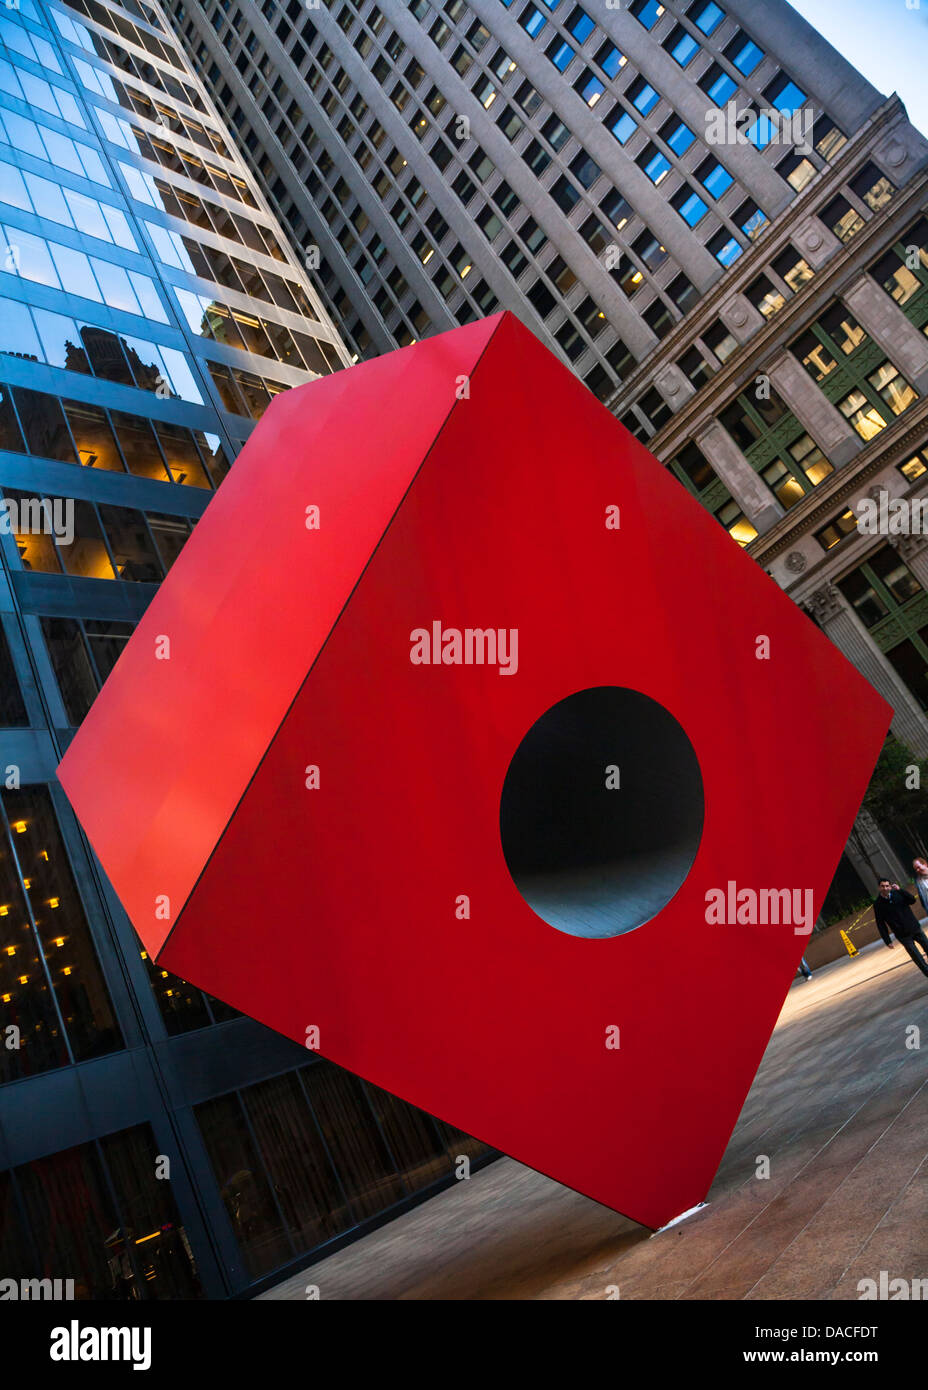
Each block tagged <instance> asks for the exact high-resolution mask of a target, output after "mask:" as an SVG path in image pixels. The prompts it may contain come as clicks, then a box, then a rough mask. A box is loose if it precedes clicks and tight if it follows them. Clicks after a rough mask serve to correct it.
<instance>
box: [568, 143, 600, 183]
mask: <svg viewBox="0 0 928 1390" xmlns="http://www.w3.org/2000/svg"><path fill="white" fill-rule="evenodd" d="M569 167H570V172H571V173H572V174H573V176H574V178H575V179H576V180H577V182H578V183H579V184H580V185H581V187H582V188H592V186H593V184H594V183H595V182H596V180H597V179H598V178H599V176H600V174H601V173H602V169H600V167H599V165H598V164H597V163H596V161H595V160H593V159H591V158H590V156H589V155H588V154H587V153H586V151H585V150H581V151H580V153H579V154H578V155H575V156H574V158H573V159H572V160H571V161H570V166H569Z"/></svg>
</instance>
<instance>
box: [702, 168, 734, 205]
mask: <svg viewBox="0 0 928 1390" xmlns="http://www.w3.org/2000/svg"><path fill="white" fill-rule="evenodd" d="M696 177H697V178H698V179H699V182H700V183H701V184H702V186H703V188H704V189H705V190H706V192H707V193H709V194H710V195H711V196H712V197H713V198H715V199H716V200H718V199H719V198H721V197H722V195H723V194H724V193H727V192H728V190H729V188H731V186H732V184H733V183H734V179H733V178H732V176H731V174H730V173H729V172H728V170H727V169H726V168H725V167H724V165H722V164H720V163H719V161H718V160H717V159H706V160H703V162H702V164H700V166H699V168H698V169H697V170H696Z"/></svg>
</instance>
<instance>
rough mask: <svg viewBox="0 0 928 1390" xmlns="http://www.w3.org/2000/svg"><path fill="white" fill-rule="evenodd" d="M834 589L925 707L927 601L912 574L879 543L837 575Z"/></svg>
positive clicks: (927, 689)
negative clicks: (853, 566) (855, 565)
mask: <svg viewBox="0 0 928 1390" xmlns="http://www.w3.org/2000/svg"><path fill="white" fill-rule="evenodd" d="M838 588H839V589H840V590H841V592H842V594H843V595H844V597H845V598H846V599H847V601H848V603H849V604H850V605H851V607H852V608H853V609H854V612H855V613H856V614H857V617H858V618H859V619H860V621H861V622H862V623H863V625H864V627H866V628H867V629H868V630H869V632H870V636H871V638H872V640H873V641H874V642H875V643H876V645H877V647H879V649H880V650H881V651H882V652H883V653H884V655H885V656H886V658H887V660H888V661H889V662H890V663H891V665H892V666H893V667H894V668H895V670H896V673H897V675H898V676H899V677H900V679H901V680H902V681H903V683H904V684H905V685H907V686H908V688H909V690H911V692H912V694H913V695H914V696H915V697H916V699H917V700H918V702H919V704H920V705H921V706H922V708H923V709H928V612H926V603H928V600H926V597H925V594H924V591H923V590H922V588H921V585H920V584H919V583H918V580H917V579H916V578H915V575H914V574H913V573H912V571H911V570H910V569H909V568H908V566H907V565H906V564H905V563H904V562H903V561H902V560H901V559H900V558H899V556H898V555H897V553H896V551H895V550H894V549H893V548H892V546H889V545H884V546H882V547H881V548H880V549H879V550H877V551H876V552H875V553H874V554H873V555H870V556H869V557H868V558H867V560H866V561H865V562H864V564H862V565H860V566H859V567H858V568H857V569H856V570H853V571H852V572H851V573H850V574H849V575H847V577H846V578H844V579H839V580H838Z"/></svg>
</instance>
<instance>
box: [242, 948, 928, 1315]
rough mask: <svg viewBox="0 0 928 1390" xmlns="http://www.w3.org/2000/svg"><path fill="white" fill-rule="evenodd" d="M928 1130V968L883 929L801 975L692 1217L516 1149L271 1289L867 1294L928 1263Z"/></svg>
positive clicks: (328, 1293) (295, 1295) (285, 1292)
mask: <svg viewBox="0 0 928 1390" xmlns="http://www.w3.org/2000/svg"><path fill="white" fill-rule="evenodd" d="M913 1024H914V1025H917V1026H918V1027H920V1029H921V1034H922V1046H921V1048H920V1049H919V1050H915V1049H911V1048H907V1047H906V1045H905V1044H906V1038H907V1032H906V1030H907V1028H909V1027H910V1026H911V1025H913ZM926 1134H928V979H926V977H925V976H924V975H923V974H922V973H921V972H920V971H918V970H916V968H915V966H914V965H913V964H912V962H911V960H910V959H909V957H908V955H907V954H906V952H905V951H904V950H903V948H902V947H901V946H897V947H896V948H895V950H893V951H887V950H886V949H885V948H884V947H883V946H882V944H878V945H872V946H868V947H866V948H865V949H864V950H863V951H861V953H860V955H858V956H856V957H855V958H854V959H850V958H845V959H843V960H838V961H835V962H834V963H833V964H830V965H828V966H826V967H824V968H823V969H821V970H818V971H816V972H815V974H814V976H813V978H812V980H811V981H808V982H806V981H803V980H801V979H799V980H797V981H796V982H795V983H794V985H793V986H792V988H791V989H790V992H789V995H788V996H787V999H786V1002H785V1004H784V1007H783V1011H782V1013H781V1015H780V1018H779V1021H778V1023H777V1027H776V1030H775V1032H774V1035H773V1037H772V1038H771V1041H770V1045H769V1047H768V1048H767V1052H766V1054H765V1056H764V1060H763V1062H762V1064H761V1067H760V1070H759V1072H758V1075H757V1077H756V1079H755V1082H754V1086H753V1087H752V1089H751V1092H750V1094H749V1096H748V1098H747V1101H746V1102H745V1106H744V1110H743V1111H742V1114H741V1117H740V1120H739V1122H738V1125H737V1127H736V1129H735V1132H734V1134H733V1136H732V1139H731V1142H730V1144H729V1147H728V1151H727V1152H726V1155H725V1158H724V1160H723V1162H722V1166H721V1168H720V1170H719V1173H718V1175H717V1177H716V1180H715V1183H714V1185H713V1188H712V1191H711V1193H710V1196H709V1205H708V1206H707V1207H706V1208H704V1209H703V1210H702V1211H700V1212H698V1213H697V1214H696V1215H695V1216H693V1217H690V1218H689V1219H688V1220H686V1221H685V1222H683V1223H681V1225H679V1226H675V1227H672V1228H671V1229H670V1230H667V1231H665V1232H663V1233H662V1234H660V1235H657V1236H654V1237H651V1236H649V1233H648V1232H647V1231H645V1230H643V1229H642V1227H640V1226H638V1225H636V1224H634V1223H633V1222H631V1221H628V1220H626V1219H625V1218H624V1217H621V1216H617V1215H616V1214H615V1213H614V1212H610V1211H609V1210H608V1209H607V1208H605V1207H602V1206H599V1205H598V1204H597V1203H596V1202H593V1201H591V1200H590V1199H589V1198H586V1197H582V1196H580V1195H579V1194H577V1193H575V1192H571V1191H569V1190H568V1189H566V1188H563V1187H561V1186H559V1184H557V1183H555V1182H553V1181H552V1180H551V1179H549V1178H545V1177H541V1176H540V1175H539V1174H537V1173H535V1172H533V1171H532V1170H531V1169H528V1168H524V1167H522V1166H521V1165H520V1164H517V1163H515V1162H513V1161H512V1160H511V1159H501V1160H499V1161H498V1162H496V1163H494V1164H491V1165H490V1167H489V1168H486V1169H484V1170H483V1171H481V1172H479V1173H477V1174H475V1176H474V1177H472V1178H471V1179H470V1180H469V1181H468V1182H462V1183H460V1184H459V1185H458V1186H456V1187H455V1188H453V1189H451V1190H449V1191H447V1192H444V1193H442V1194H440V1195H439V1196H438V1197H435V1198H433V1199H432V1200H431V1201H429V1202H426V1203H424V1204H423V1205H422V1206H420V1207H418V1208H416V1209H415V1210H414V1211H411V1212H409V1213H407V1214H406V1215H404V1216H402V1217H400V1218H399V1219H398V1220H396V1221H394V1222H392V1223H390V1224H389V1225H388V1226H385V1227H383V1228H382V1229H381V1230H379V1231H376V1232H374V1233H373V1234H372V1235H370V1236H367V1237H366V1238H365V1239H363V1240H361V1241H358V1242H356V1243H355V1244H354V1245H352V1246H349V1247H348V1248H347V1249H345V1250H342V1251H340V1252H339V1253H337V1254H335V1255H332V1256H330V1257H329V1258H328V1259H325V1260H322V1261H320V1262H319V1263H318V1264H315V1265H312V1266H311V1267H310V1268H309V1269H307V1270H305V1271H303V1272H302V1273H301V1274H299V1275H296V1276H294V1277H292V1278H290V1279H288V1280H286V1281H285V1282H284V1283H282V1284H280V1285H278V1286H277V1287H276V1288H274V1289H272V1290H270V1291H269V1292H268V1293H265V1294H263V1295H261V1297H262V1299H271V1300H273V1299H295V1300H296V1299H298V1300H300V1301H303V1300H305V1298H306V1285H307V1284H315V1285H318V1287H319V1291H320V1297H321V1298H343V1299H523V1298H530V1299H536V1298H537V1299H602V1298H606V1297H610V1296H611V1297H615V1294H614V1292H612V1293H611V1294H610V1293H608V1292H607V1289H608V1288H609V1286H615V1285H618V1287H619V1291H620V1294H619V1296H620V1297H621V1298H623V1299H674V1298H686V1299H716V1298H722V1299H742V1298H748V1299H789V1298H806V1299H827V1298H835V1299H856V1298H857V1296H858V1293H857V1281H858V1280H859V1279H862V1278H864V1277H870V1278H879V1274H880V1271H881V1270H887V1271H888V1272H889V1275H890V1277H891V1278H892V1277H896V1276H900V1275H901V1276H904V1277H906V1278H910V1279H911V1278H921V1277H925V1276H928V1230H926V1226H928V1223H926V1219H925V1213H926V1211H928V1163H926V1162H925V1156H926V1137H925V1136H926ZM761 1154H766V1155H768V1156H769V1158H770V1177H769V1178H767V1179H758V1178H757V1177H755V1159H756V1158H757V1156H758V1155H761Z"/></svg>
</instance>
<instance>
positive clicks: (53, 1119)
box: [0, 0, 487, 1299]
mask: <svg viewBox="0 0 928 1390" xmlns="http://www.w3.org/2000/svg"><path fill="white" fill-rule="evenodd" d="M0 268H2V277H0V488H2V493H3V497H4V499H5V500H4V505H3V509H2V516H0V557H2V569H0V747H2V757H0V767H2V770H3V773H2V787H0V1032H2V1040H3V1046H2V1048H0V1247H2V1253H3V1260H2V1266H3V1271H2V1272H3V1275H4V1277H5V1278H7V1279H16V1280H18V1279H30V1280H31V1279H48V1280H52V1281H54V1280H58V1281H62V1280H73V1281H74V1288H75V1296H76V1297H77V1298H80V1299H99V1298H143V1299H147V1298H196V1297H202V1296H207V1297H224V1296H227V1295H229V1294H240V1293H243V1292H246V1291H251V1290H253V1289H255V1288H258V1287H260V1286H261V1282H262V1281H263V1280H264V1281H266V1280H267V1279H268V1278H269V1277H271V1276H273V1275H279V1273H280V1271H282V1270H285V1269H287V1268H288V1267H291V1266H293V1265H294V1264H296V1265H297V1266H299V1265H302V1264H305V1263H306V1258H307V1256H308V1255H309V1254H311V1253H312V1252H314V1251H317V1250H319V1249H320V1248H322V1247H324V1248H326V1249H330V1248H333V1247H334V1246H335V1245H337V1244H338V1243H339V1242H343V1241H345V1240H347V1239H349V1238H351V1237H352V1236H353V1235H355V1234H357V1233H358V1232H359V1231H362V1230H365V1229H368V1228H369V1227H370V1225H371V1224H372V1223H373V1222H376V1221H379V1220H382V1219H384V1215H385V1214H387V1213H392V1212H396V1211H398V1210H402V1209H404V1208H405V1207H407V1206H408V1205H409V1204H410V1203H411V1202H413V1201H415V1200H418V1199H419V1198H420V1197H421V1196H422V1195H423V1194H426V1193H428V1192H432V1191H435V1190H436V1189H437V1188H438V1187H440V1186H441V1185H443V1184H445V1183H448V1182H450V1181H453V1179H454V1172H455V1165H456V1163H457V1161H458V1159H459V1156H465V1157H469V1158H474V1159H477V1160H479V1161H482V1160H483V1159H485V1158H486V1156H487V1155H486V1152H485V1151H484V1150H482V1149H481V1148H480V1146H478V1145H476V1144H475V1143H474V1142H473V1141H472V1140H469V1139H468V1138H467V1137H466V1136H462V1135H460V1134H458V1133H457V1131H455V1130H453V1129H451V1128H450V1127H448V1126H446V1125H443V1124H441V1123H439V1122H438V1121H436V1120H433V1119H432V1117H430V1116H428V1115H424V1114H422V1113H421V1112H419V1111H417V1110H415V1109H413V1108H412V1107H409V1106H406V1105H404V1104H403V1103H402V1102H400V1101H398V1100H396V1099H395V1098H393V1097H391V1096H389V1095H386V1094H385V1093H383V1092H381V1091H378V1090H377V1088H375V1087H372V1086H367V1085H365V1084H364V1083H362V1082H360V1081H359V1080H358V1079H357V1078H355V1077H353V1076H350V1075H349V1074H348V1073H346V1072H343V1071H340V1070H339V1069H338V1068H336V1067H334V1066H332V1065H331V1064H330V1063H328V1062H326V1061H323V1060H322V1059H320V1058H318V1057H315V1056H314V1055H313V1054H312V1052H308V1051H307V1050H306V1049H305V1048H301V1047H297V1046H295V1045H294V1044H293V1043H291V1042H287V1041H285V1040H284V1039H282V1038H280V1037H278V1036H277V1035H276V1034H273V1033H271V1032H269V1031H268V1030H267V1029H264V1028H262V1027H260V1026H259V1025H258V1024H256V1023H254V1022H253V1021H252V1020H250V1019H247V1018H244V1017H242V1016H240V1015H238V1014H237V1013H236V1012H235V1011H234V1010H233V1009H231V1008H229V1007H228V1006H227V1005H225V1004H223V1003H222V1002H220V1001H219V1000H216V999H211V998H208V997H207V996H205V995H204V994H202V993H201V992H200V991H199V990H197V989H194V988H192V987H191V986H189V985H187V984H185V983H184V982H183V981H181V980H178V979H176V978H173V977H171V976H169V975H167V974H166V973H165V972H163V971H160V970H157V969H156V968H154V967H153V966H152V963H151V962H150V961H149V960H148V959H147V957H146V955H145V953H144V951H142V950H141V949H140V946H139V942H138V940H137V938H136V937H135V934H134V932H133V931H132V929H131V927H130V926H129V924H128V921H127V919H126V918H125V916H124V914H123V912H122V910H121V908H120V906H119V904H118V902H117V901H116V900H115V898H114V896H113V894H112V891H111V890H110V888H109V886H108V884H107V883H106V882H105V881H104V880H103V878H102V876H101V874H100V873H99V869H98V866H97V865H96V862H95V860H94V858H93V856H92V855H91V853H90V851H89V848H88V845H87V843H86V841H85V839H84V838H83V836H82V834H81V832H80V829H79V827H78V826H77V823H76V821H75V818H74V816H73V814H72V812H71V810H70V807H69V806H68V803H67V801H66V799H65V798H64V796H63V794H62V792H61V789H60V787H59V786H58V785H57V782H56V779H55V769H56V766H57V764H58V761H59V758H60V755H61V753H62V752H63V750H64V748H65V747H66V746H67V743H68V741H69V739H70V738H71V736H72V735H73V732H74V730H75V728H76V727H77V726H78V725H79V724H80V722H81V720H82V718H83V717H84V715H85V714H86V711H87V709H88V707H89V705H90V702H91V701H92V700H93V698H94V696H95V695H96V693H97V691H98V689H99V687H100V684H101V683H102V681H103V680H104V679H105V678H106V676H107V674H108V672H109V671H110V670H111V668H112V666H113V664H114V663H115V661H116V659H117V657H118V655H119V653H120V651H121V649H122V647H123V645H124V644H125V642H126V641H127V639H128V637H129V635H130V634H131V632H132V630H133V628H134V626H135V624H136V622H137V621H138V619H139V617H140V615H141V614H142V612H143V611H144V609H145V607H146V605H147V603H148V602H149V600H150V599H151V597H152V595H153V593H154V592H155V589H156V587H157V584H158V582H159V581H160V580H161V578H162V577H163V576H164V574H165V573H166V571H167V570H168V569H169V567H170V565H171V563H172V561H173V560H174V559H175V558H176V556H177V554H178V553H179V551H180V549H181V547H182V546H183V544H184V541H185V539H186V537H187V536H188V535H189V534H190V532H191V529H192V527H193V526H194V525H195V524H196V521H197V518H198V517H199V516H200V515H201V513H202V512H203V509H204V507H205V506H206V504H207V502H208V501H209V498H210V496H211V494H212V491H213V490H214V489H215V488H216V487H217V486H218V484H219V483H220V481H221V479H222V478H223V476H224V474H225V473H226V471H227V470H228V468H229V465H230V463H231V462H232V460H233V459H234V457H235V455H236V453H237V452H238V450H239V448H240V447H241V445H242V443H243V442H244V441H245V440H246V439H247V437H248V435H249V433H250V432H251V430H252V429H253V427H254V423H255V421H256V420H257V419H259V418H260V416H261V414H262V413H263V411H264V410H265V408H266V407H267V405H268V404H269V402H270V400H271V398H272V397H273V396H274V395H275V394H276V393H277V392H278V391H281V390H285V389H287V388H288V387H290V386H293V385H298V384H300V383H302V382H305V381H307V380H310V379H311V378H312V377H313V376H315V375H320V374H326V373H328V372H331V371H336V370H338V369H340V368H341V367H343V366H345V365H346V364H347V363H348V362H349V360H350V357H349V354H348V352H347V350H346V348H345V347H344V345H343V343H342V341H341V339H340V337H339V334H338V332H337V331H336V329H335V327H334V326H333V323H332V320H331V318H330V317H329V315H328V314H327V312H326V311H325V309H324V308H323V306H322V303H321V301H320V298H319V295H318V293H317V290H316V288H315V287H314V285H313V283H312V281H311V278H310V277H308V276H307V274H306V272H305V270H304V269H303V267H302V266H301V265H300V264H299V263H298V262H297V261H296V260H295V259H294V256H293V253H292V250H291V249H290V248H289V246H288V244H287V241H286V239H285V237H284V236H283V235H282V233H281V231H280V228H279V226H278V224H277V222H276V221H275V218H274V216H273V215H272V213H271V212H270V211H269V208H268V205H267V203H266V201H265V199H264V197H263V196H262V194H261V193H260V191H259V189H258V187H257V185H256V183H255V180H254V179H253V177H252V175H251V174H250V173H249V172H248V170H247V168H246V167H245V166H244V165H243V164H242V162H241V159H240V156H239V154H238V152H237V150H236V148H235V144H234V139H233V137H232V136H231V134H230V133H229V132H228V131H227V130H226V129H225V127H224V126H223V123H222V121H221V120H220V119H219V118H218V117H217V115H216V111H215V108H214V106H213V104H212V102H211V100H210V98H209V97H208V95H207V94H206V91H205V89H204V88H203V86H202V84H201V82H200V81H199V79H198V77H197V76H196V74H195V72H194V71H193V68H192V67H191V64H190V63H189V61H188V59H187V58H186V57H185V56H184V55H183V53H182V52H181V51H180V50H179V48H178V46H177V43H176V41H175V39H174V38H173V37H172V35H171V33H170V30H169V28H168V25H167V21H166V19H165V16H164V14H163V12H162V11H161V10H159V8H158V6H157V5H154V4H149V3H147V0H146V2H145V3H142V2H141V0H126V3H124V4H106V5H104V4H97V3H94V4H92V5H89V6H76V5H65V4H58V3H46V2H45V0H18V4H17V5H16V6H15V7H9V8H5V9H4V8H0ZM242 544H243V545H245V546H248V547H249V550H250V551H251V552H252V553H253V554H254V563H255V564H256V565H259V564H260V565H272V564H273V563H274V537H273V536H272V535H265V534H263V533H262V530H261V523H260V518H257V519H256V520H255V528H254V533H253V534H247V535H244V534H243V536H242ZM259 659H260V656H259V654H257V653H256V660H259ZM217 694H218V696H219V698H229V699H234V698H235V692H234V691H223V692H217ZM152 717H153V718H155V717H159V718H162V719H168V720H170V719H178V720H179V719H183V717H184V712H183V711H182V710H177V711H165V710H161V711H153V712H152ZM269 871H272V867H270V868H269ZM263 929H264V924H263V923H261V922H260V921H259V922H255V923H254V930H255V933H256V934H258V933H260V932H261V931H262V930H263ZM50 1287H51V1288H52V1289H53V1288H54V1284H51V1285H50Z"/></svg>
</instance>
